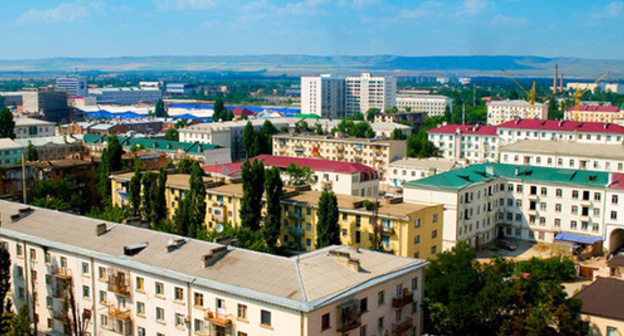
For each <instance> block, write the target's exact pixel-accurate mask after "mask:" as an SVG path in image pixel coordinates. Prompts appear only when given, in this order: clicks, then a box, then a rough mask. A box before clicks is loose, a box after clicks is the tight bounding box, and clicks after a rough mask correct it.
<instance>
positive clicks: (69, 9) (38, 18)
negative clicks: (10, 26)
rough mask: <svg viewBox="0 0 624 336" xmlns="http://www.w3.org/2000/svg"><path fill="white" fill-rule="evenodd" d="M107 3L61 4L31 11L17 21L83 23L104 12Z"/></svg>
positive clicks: (80, 2)
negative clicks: (90, 17) (99, 12)
mask: <svg viewBox="0 0 624 336" xmlns="http://www.w3.org/2000/svg"><path fill="white" fill-rule="evenodd" d="M105 6H106V3H105V2H103V1H91V2H85V1H81V0H78V1H76V2H74V3H65V2H64V3H61V4H59V5H58V6H56V7H53V8H49V9H44V10H41V9H36V8H33V9H30V10H28V11H26V12H24V13H23V14H22V15H20V17H19V18H18V19H17V21H18V22H19V23H24V24H32V23H59V22H76V21H83V20H85V19H86V18H88V17H89V16H90V15H91V14H92V13H93V12H97V11H102V10H103V9H104V7H105Z"/></svg>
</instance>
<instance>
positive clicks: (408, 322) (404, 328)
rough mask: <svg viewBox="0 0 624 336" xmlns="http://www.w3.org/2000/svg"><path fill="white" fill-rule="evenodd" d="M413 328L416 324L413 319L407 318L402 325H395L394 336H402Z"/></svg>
mask: <svg viewBox="0 0 624 336" xmlns="http://www.w3.org/2000/svg"><path fill="white" fill-rule="evenodd" d="M413 326H414V323H413V322H412V318H411V317H408V318H406V319H405V321H403V322H401V323H393V324H392V335H396V336H399V335H402V333H404V332H406V331H407V330H409V329H410V328H411V327H413Z"/></svg>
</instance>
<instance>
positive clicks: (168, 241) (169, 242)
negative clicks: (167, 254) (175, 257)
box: [167, 237, 175, 246]
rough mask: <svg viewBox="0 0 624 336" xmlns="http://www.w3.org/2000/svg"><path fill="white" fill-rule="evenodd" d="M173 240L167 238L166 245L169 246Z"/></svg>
mask: <svg viewBox="0 0 624 336" xmlns="http://www.w3.org/2000/svg"><path fill="white" fill-rule="evenodd" d="M174 243H175V242H174V241H173V238H171V237H169V238H167V246H171V245H173V244H174Z"/></svg>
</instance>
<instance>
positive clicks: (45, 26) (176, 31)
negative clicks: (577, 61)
mask: <svg viewBox="0 0 624 336" xmlns="http://www.w3.org/2000/svg"><path fill="white" fill-rule="evenodd" d="M2 14H3V15H2V17H3V19H4V20H3V21H4V22H3V24H2V25H0V36H1V39H0V41H1V42H2V43H1V44H0V59H22V58H46V57H56V56H69V57H109V56H147V55H244V54H310V55H375V54H396V55H404V56H427V55H537V56H548V57H551V56H570V57H589V58H607V59H622V58H624V56H623V55H622V52H623V51H624V43H623V42H624V38H623V37H624V1H599V0H584V1H577V0H565V1H564V0H497V1H494V0H465V1H461V0H460V1H443V0H438V1H418V0H405V1H403V0H393V1H389V0H385V1H384V0H299V1H282V0H251V1H244V0H132V1H127V0H107V1H88V0H78V1H69V0H65V1H57V0H28V1H25V0H24V1H17V0H10V1H9V0H5V1H3V4H2Z"/></svg>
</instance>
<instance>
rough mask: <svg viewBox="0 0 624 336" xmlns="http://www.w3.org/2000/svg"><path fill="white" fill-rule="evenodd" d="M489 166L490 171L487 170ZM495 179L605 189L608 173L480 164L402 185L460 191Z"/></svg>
mask: <svg viewBox="0 0 624 336" xmlns="http://www.w3.org/2000/svg"><path fill="white" fill-rule="evenodd" d="M488 167H491V168H488ZM499 177H505V178H508V179H512V180H523V181H526V182H542V183H552V184H567V185H577V186H586V187H590V186H591V187H606V186H607V185H608V184H609V173H605V172H595V171H587V170H576V169H561V168H547V167H534V166H521V165H509V164H501V163H483V164H477V165H472V166H468V167H466V168H463V169H457V170H451V171H449V172H446V173H442V174H438V175H433V176H430V177H426V178H423V179H420V180H416V181H410V182H406V183H405V184H403V185H404V186H405V187H406V188H410V187H417V188H431V189H448V190H460V189H463V188H465V187H468V186H470V185H472V184H475V183H478V182H487V181H490V180H492V179H496V178H499Z"/></svg>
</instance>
